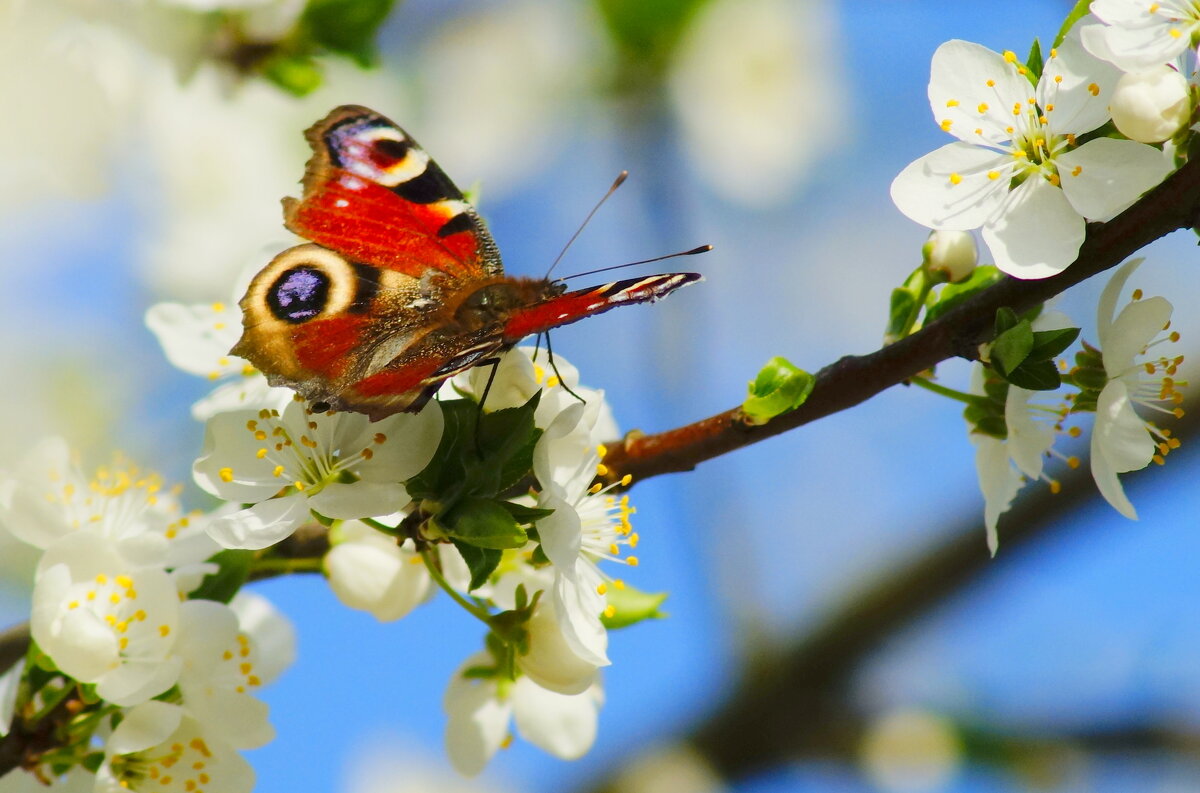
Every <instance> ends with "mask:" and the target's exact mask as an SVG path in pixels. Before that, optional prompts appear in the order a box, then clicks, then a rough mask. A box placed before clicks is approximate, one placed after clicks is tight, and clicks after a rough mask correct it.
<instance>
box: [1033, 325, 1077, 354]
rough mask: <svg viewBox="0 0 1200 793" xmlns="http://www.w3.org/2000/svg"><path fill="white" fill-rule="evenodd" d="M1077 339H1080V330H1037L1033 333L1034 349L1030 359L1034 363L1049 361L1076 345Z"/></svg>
mask: <svg viewBox="0 0 1200 793" xmlns="http://www.w3.org/2000/svg"><path fill="white" fill-rule="evenodd" d="M1077 338H1079V328H1059V329H1058V330H1035V331H1034V332H1033V349H1032V350H1031V351H1030V353H1029V358H1030V359H1031V360H1034V361H1048V360H1050V359H1051V358H1053V357H1054V356H1056V355H1058V354H1060V353H1062V352H1063V351H1065V350H1066V349H1067V348H1068V347H1070V346H1071V345H1072V344H1074V343H1075V339H1077Z"/></svg>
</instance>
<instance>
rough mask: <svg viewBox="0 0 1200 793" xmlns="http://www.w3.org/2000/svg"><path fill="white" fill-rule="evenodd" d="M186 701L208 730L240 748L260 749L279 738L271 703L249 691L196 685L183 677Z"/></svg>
mask: <svg viewBox="0 0 1200 793" xmlns="http://www.w3.org/2000/svg"><path fill="white" fill-rule="evenodd" d="M180 689H181V690H182V692H183V702H184V705H185V706H186V707H187V708H188V710H189V711H190V712H191V714H192V715H193V716H194V717H195V718H196V720H197V721H198V722H200V723H201V724H202V725H203V726H204V728H205V730H207V731H210V732H212V733H214V734H216V735H220V736H221V739H222V740H224V741H225V742H226V743H228V744H229V745H230V746H232V747H234V748H236V749H257V748H258V747H260V746H265V745H266V744H268V743H270V742H271V741H272V740H273V739H274V738H275V728H274V727H272V726H271V723H270V722H269V721H268V719H267V717H268V713H269V710H270V708H269V707H268V705H267V703H265V702H262V701H261V700H258V699H255V698H254V697H252V696H250V695H249V694H246V693H243V692H240V691H234V690H232V689H227V688H216V687H213V686H211V685H209V686H204V687H203V688H196V687H193V686H190V685H184V684H183V682H182V681H180Z"/></svg>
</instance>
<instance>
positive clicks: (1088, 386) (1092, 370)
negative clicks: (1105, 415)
mask: <svg viewBox="0 0 1200 793" xmlns="http://www.w3.org/2000/svg"><path fill="white" fill-rule="evenodd" d="M1070 377H1071V382H1072V383H1074V384H1075V385H1077V386H1079V387H1080V388H1082V389H1085V390H1088V391H1096V392H1099V391H1102V390H1103V389H1104V386H1106V385H1108V379H1109V378H1108V372H1106V371H1104V367H1103V366H1101V367H1092V366H1076V367H1075V368H1074V369H1072V370H1071V375H1070Z"/></svg>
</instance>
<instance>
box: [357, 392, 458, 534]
mask: <svg viewBox="0 0 1200 793" xmlns="http://www.w3.org/2000/svg"><path fill="white" fill-rule="evenodd" d="M444 426H445V419H444V418H443V417H442V406H441V405H440V404H439V403H438V402H437V400H431V401H430V402H429V403H428V404H427V405H425V407H423V408H422V409H421V412H420V413H416V414H413V413H397V414H396V415H394V416H389V417H388V418H386V419H384V420H382V421H377V422H374V423H372V424H370V425H369V426H368V427H367V428H366V430H365V434H366V435H368V436H373V437H383V438H385V440H384V441H383V442H382V443H370V442H368V441H367V440H366V438H363V439H362V440H361V441H355V442H354V444H352V446H351V448H360V447H358V446H357V444H358V443H361V445H362V447H366V446H368V445H369V446H370V448H371V451H372V452H373V454H372V456H371V459H370V460H366V461H364V462H362V463H359V464H358V465H357V466H355V470H356V472H357V473H358V475H359V476H361V477H362V478H363V479H367V480H370V481H372V482H403V481H404V480H406V479H410V478H412V477H413V476H416V475H417V474H419V473H420V472H421V470H422V469H423V468H424V467H425V466H426V465H428V464H429V461H430V460H432V459H433V453H434V452H436V451H437V447H438V444H439V443H440V442H441V440H442V429H443V427H444ZM393 511H395V510H393ZM368 514H373V515H374V514H382V513H368ZM359 517H361V514H360V515H359Z"/></svg>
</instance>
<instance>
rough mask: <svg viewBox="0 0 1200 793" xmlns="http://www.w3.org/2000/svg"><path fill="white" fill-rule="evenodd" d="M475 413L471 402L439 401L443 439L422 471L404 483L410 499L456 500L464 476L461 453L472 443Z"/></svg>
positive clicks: (464, 462)
mask: <svg viewBox="0 0 1200 793" xmlns="http://www.w3.org/2000/svg"><path fill="white" fill-rule="evenodd" d="M478 414H479V407H478V405H476V404H475V403H474V402H472V401H470V400H467V399H447V400H445V401H443V402H442V418H443V420H444V423H445V427H444V429H443V430H442V440H441V442H440V443H439V444H438V448H437V451H435V452H434V453H433V459H431V460H430V461H429V464H428V465H426V466H425V469H424V470H423V471H421V473H419V474H417V475H416V476H414V477H413V478H412V479H409V480H408V482H406V483H405V488H406V489H407V490H408V494H409V495H410V496H412V497H413V498H419V499H426V498H428V499H435V500H439V501H452V500H454V499H455V498H457V495H458V493H459V492H461V490H462V484H463V482H464V481H465V479H466V475H467V474H466V468H467V462H466V460H465V459H464V452H463V450H464V448H465V446H466V444H469V443H470V444H473V443H474V437H475V421H476V418H477V416H478ZM472 454H474V452H473V451H472Z"/></svg>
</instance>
